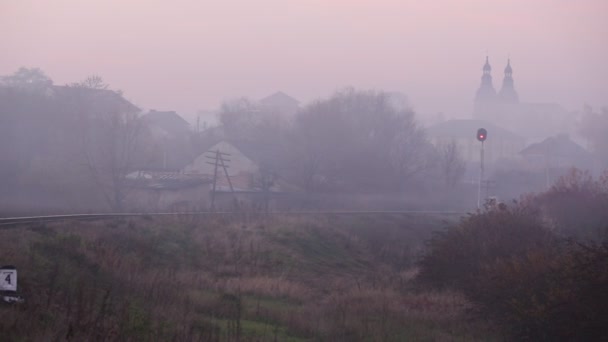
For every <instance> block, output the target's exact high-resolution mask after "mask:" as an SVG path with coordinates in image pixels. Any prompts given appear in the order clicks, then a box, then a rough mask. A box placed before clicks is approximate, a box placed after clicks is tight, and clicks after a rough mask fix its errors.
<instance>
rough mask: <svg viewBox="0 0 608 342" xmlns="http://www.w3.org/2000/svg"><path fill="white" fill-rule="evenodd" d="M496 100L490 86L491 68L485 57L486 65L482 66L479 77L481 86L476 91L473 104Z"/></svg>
mask: <svg viewBox="0 0 608 342" xmlns="http://www.w3.org/2000/svg"><path fill="white" fill-rule="evenodd" d="M494 100H496V90H494V86H493V85H492V67H491V66H490V62H489V60H488V57H487V56H486V64H484V66H483V75H482V76H481V85H480V86H479V89H477V94H476V95H475V102H492V101H494Z"/></svg>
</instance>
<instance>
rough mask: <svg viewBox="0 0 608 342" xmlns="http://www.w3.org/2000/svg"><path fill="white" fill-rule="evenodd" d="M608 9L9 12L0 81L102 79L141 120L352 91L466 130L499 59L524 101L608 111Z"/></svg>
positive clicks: (478, 4)
mask: <svg viewBox="0 0 608 342" xmlns="http://www.w3.org/2000/svg"><path fill="white" fill-rule="evenodd" d="M607 10H608V4H606V3H605V2H604V1H600V0H582V1H569V0H538V1H525V0H512V1H480V0H466V1H457V2H456V1H422V2H421V1H393V0H378V1H361V0H356V1H342V0H331V1H316V0H313V1H310V0H293V1H278V0H260V1H234V0H230V1H186V0H178V1H171V2H167V1H139V0H131V1H127V2H125V1H119V0H107V1H76V0H57V1H52V2H46V1H43V2H40V1H30V0H22V1H2V2H0V36H1V37H2V54H1V56H0V75H7V74H10V73H12V72H14V71H15V70H17V69H18V68H19V67H21V66H26V67H39V68H41V69H42V70H44V71H45V72H46V73H47V74H48V75H49V76H50V77H51V78H53V80H54V81H55V83H56V84H66V83H71V82H75V81H77V80H80V79H82V78H84V77H86V76H87V75H91V74H98V75H101V76H103V77H104V79H105V80H106V82H108V83H109V84H110V85H112V87H113V88H115V89H121V90H122V91H124V93H125V95H126V97H127V99H128V100H130V101H132V102H133V103H134V104H136V105H138V106H140V107H142V108H154V109H159V110H176V111H178V112H179V113H180V114H181V115H184V116H185V117H187V119H188V120H189V121H191V122H192V121H193V120H194V116H195V113H196V112H197V111H199V110H212V109H216V108H217V107H218V106H219V103H220V101H222V100H224V99H229V98H234V97H240V96H248V97H251V98H255V99H259V98H262V97H264V96H267V95H269V94H272V93H274V92H275V91H278V90H282V91H284V92H286V93H288V94H290V95H291V96H293V97H295V98H296V99H299V100H300V101H303V102H308V101H311V100H314V99H316V98H318V97H322V96H326V95H327V94H330V93H332V92H333V91H334V90H336V89H338V88H341V87H343V86H354V87H357V88H363V89H382V90H386V91H398V92H401V93H404V94H406V95H407V96H408V98H409V100H410V102H411V104H412V105H413V107H414V109H415V110H416V112H417V113H418V114H419V115H430V116H432V115H435V114H436V113H439V112H442V113H444V114H445V116H446V117H447V118H468V117H469V116H470V113H471V111H472V102H471V101H472V99H473V93H474V90H475V89H476V87H477V86H478V81H479V72H480V69H481V66H482V64H483V60H484V58H485V56H486V55H489V56H490V58H491V62H493V67H495V74H494V76H495V77H496V79H497V76H499V75H500V74H498V73H496V71H501V70H502V68H503V67H504V65H505V64H506V61H507V58H509V57H510V58H511V60H512V63H513V67H514V68H515V73H514V77H515V80H516V85H517V88H518V90H519V93H520V96H521V99H522V100H524V101H528V102H557V103H559V104H561V105H562V106H564V107H565V108H567V109H568V110H575V109H581V108H582V106H583V104H585V103H586V104H589V105H591V106H594V107H598V106H601V105H605V98H606V95H607V94H606V89H608V68H607V67H606V62H605V61H606V60H608V48H606V44H605V42H606V38H607V37H608V25H607V24H606V21H605V16H604V14H605V13H606V11H607Z"/></svg>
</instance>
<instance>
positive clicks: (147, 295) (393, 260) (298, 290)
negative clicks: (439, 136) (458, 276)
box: [0, 215, 491, 341]
mask: <svg viewBox="0 0 608 342" xmlns="http://www.w3.org/2000/svg"><path fill="white" fill-rule="evenodd" d="M429 220H434V222H436V225H437V226H440V225H441V224H442V223H441V220H442V218H440V217H438V218H430V219H427V220H424V222H425V224H424V225H422V226H417V222H420V221H421V220H419V219H416V220H412V218H411V217H405V216H399V215H393V216H391V217H383V218H380V219H374V218H369V217H364V218H361V219H352V218H350V217H335V216H331V217H328V216H320V217H313V218H306V217H294V216H287V217H272V218H258V219H251V218H243V217H233V218H231V217H218V218H212V217H207V218H201V217H190V218H186V219H184V218H181V219H179V220H176V219H174V218H154V219H151V218H140V219H121V220H110V221H99V222H80V223H72V222H64V223H54V224H46V225H31V226H28V227H20V228H18V229H11V230H3V231H0V257H1V259H2V260H3V262H5V263H9V262H10V263H12V264H15V265H16V266H17V267H18V270H19V277H20V278H19V287H20V291H21V292H22V294H23V295H24V297H26V299H27V302H26V303H25V304H22V305H15V306H1V307H0V335H2V336H7V338H8V339H14V340H55V339H73V340H108V341H110V340H127V341H128V340H134V341H135V340H138V341H139V340H201V341H219V340H222V341H224V340H225V341H232V340H243V341H248V340H251V341H264V340H294V341H297V340H331V341H358V340H360V341H400V340H486V339H487V338H488V336H491V334H489V333H488V332H487V329H486V327H485V326H484V325H483V324H481V323H474V326H471V323H469V322H470V321H469V320H468V318H467V317H466V310H467V308H468V304H467V302H466V301H465V300H464V299H463V298H462V296H460V295H459V294H456V293H450V292H416V291H414V290H413V289H411V286H410V282H411V279H412V277H413V275H414V274H415V272H416V270H415V269H413V268H412V267H411V265H412V264H413V260H412V258H413V257H414V253H412V252H411V251H412V250H416V249H418V248H421V246H422V242H423V240H424V238H425V237H427V236H428V235H429V234H430V231H429V229H428V225H429ZM399 246H402V247H403V248H399Z"/></svg>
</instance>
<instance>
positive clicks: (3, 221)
mask: <svg viewBox="0 0 608 342" xmlns="http://www.w3.org/2000/svg"><path fill="white" fill-rule="evenodd" d="M244 214H247V213H243V212H232V211H220V212H209V211H197V212H159V213H103V214H100V213H98V214H65V215H42V216H16V217H3V218H0V229H1V228H8V227H14V226H18V225H21V224H28V223H46V222H55V221H85V220H86V221H89V220H104V219H112V218H127V217H150V216H230V215H244ZM256 214H259V215H271V216H280V215H296V216H297V215H407V214H417V215H464V214H466V212H460V211H433V210H427V211H425V210H405V211H391V210H378V211H272V212H268V213H256Z"/></svg>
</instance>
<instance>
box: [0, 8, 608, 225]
mask: <svg viewBox="0 0 608 342" xmlns="http://www.w3.org/2000/svg"><path fill="white" fill-rule="evenodd" d="M0 9H1V11H0V19H1V20H0V31H1V32H2V33H1V34H2V39H3V52H2V56H1V57H0V75H1V76H2V78H1V87H0V90H1V91H2V92H1V94H0V95H1V96H2V102H1V103H0V107H1V108H0V110H1V113H0V114H1V115H2V118H1V119H2V127H1V129H2V130H3V136H2V139H3V146H2V155H1V157H2V161H3V165H2V172H3V175H4V178H3V182H4V183H5V184H6V187H5V188H4V190H3V195H4V196H3V199H2V200H3V203H4V204H3V205H4V210H3V211H4V213H3V214H4V215H8V214H9V213H11V212H14V213H16V212H20V213H25V212H42V211H43V212H57V211H59V212H84V211H89V212H90V211H133V210H136V211H139V210H141V211H159V210H217V209H219V208H220V207H223V208H224V209H228V210H237V209H238V210H241V209H243V208H245V207H247V206H249V207H247V208H248V209H247V210H249V209H251V210H262V209H263V210H266V211H268V210H271V209H273V210H298V209H306V210H308V209H315V210H320V209H327V210H347V209H348V210H456V211H466V210H471V209H475V208H479V207H481V206H482V205H483V203H484V202H485V201H486V200H488V199H492V200H494V201H509V200H512V199H516V198H518V197H519V196H521V195H522V194H525V193H530V192H540V191H546V190H548V189H549V188H550V187H551V186H552V184H554V183H555V182H557V181H559V180H560V177H563V176H565V175H567V174H568V173H569V172H570V170H571V169H573V168H577V169H579V170H581V172H588V174H589V175H590V176H591V177H596V178H597V177H599V176H600V175H601V174H602V173H603V172H604V170H605V169H606V168H607V167H608V156H607V154H606V152H605V151H606V150H607V148H606V147H607V146H608V142H607V141H606V138H605V132H606V129H608V125H607V120H608V118H607V115H608V112H607V109H606V107H605V105H606V104H607V102H606V95H607V94H606V89H608V68H606V66H605V61H606V60H608V48H606V47H605V46H606V44H605V40H606V38H607V37H608V25H606V23H605V18H603V16H602V15H603V13H605V11H606V10H608V5H606V4H605V3H604V2H601V1H577V2H572V1H548V0H547V1H535V2H533V3H530V2H526V1H496V2H492V3H488V2H487V1H464V2H458V3H455V2H452V1H444V2H440V1H435V2H425V3H420V2H418V1H405V2H404V1H389V0H383V1H374V2H371V1H354V2H353V1H348V2H347V1H271V0H264V1H257V2H246V1H240V2H238V1H223V2H200V1H175V2H171V3H169V2H164V1H145V2H144V1H129V2H127V3H124V2H122V1H113V0H112V1H88V2H82V1H68V0H59V1H54V2H52V3H39V2H35V1H4V2H2V3H1V4H0ZM479 128H485V129H486V130H487V132H488V136H487V141H483V143H480V141H481V140H483V139H476V138H475V134H476V132H477V130H478V129H479ZM224 159H225V160H224ZM43 176H44V177H43ZM237 194H239V195H237ZM216 195H217V196H216ZM283 195H285V196H287V197H285V198H289V200H281V199H279V198H280V196H283ZM463 198H464V200H463ZM231 201H232V202H231ZM241 202H242V203H241ZM243 206H245V207H243Z"/></svg>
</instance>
